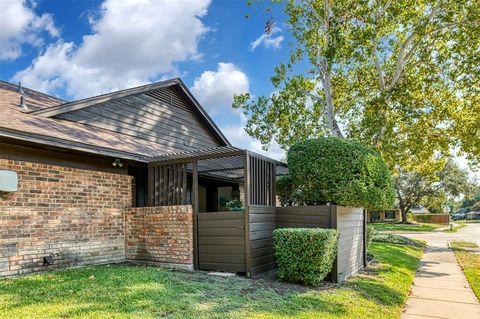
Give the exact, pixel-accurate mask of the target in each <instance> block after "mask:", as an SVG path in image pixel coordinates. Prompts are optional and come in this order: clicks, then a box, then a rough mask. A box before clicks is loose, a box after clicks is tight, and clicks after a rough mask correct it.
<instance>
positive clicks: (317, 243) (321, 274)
mask: <svg viewBox="0 0 480 319" xmlns="http://www.w3.org/2000/svg"><path fill="white" fill-rule="evenodd" d="M338 236H339V233H338V231H337V230H335V229H322V228H280V229H275V230H274V231H273V240H274V247H275V257H276V260H277V265H278V275H279V277H280V278H281V279H283V280H287V281H291V282H298V283H302V284H306V285H311V286H318V285H319V284H320V283H321V282H322V280H323V279H324V278H325V276H327V275H328V273H329V272H330V271H331V269H332V266H333V261H334V260H335V256H336V254H337V243H338Z"/></svg>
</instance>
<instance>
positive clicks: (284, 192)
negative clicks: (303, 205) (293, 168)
mask: <svg viewBox="0 0 480 319" xmlns="http://www.w3.org/2000/svg"><path fill="white" fill-rule="evenodd" d="M276 191H277V196H278V199H279V200H280V203H281V204H282V206H292V204H294V203H295V195H294V192H295V188H294V185H293V179H292V177H291V176H290V175H285V176H281V177H279V178H278V179H277V185H276Z"/></svg>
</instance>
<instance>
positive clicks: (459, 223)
mask: <svg viewBox="0 0 480 319" xmlns="http://www.w3.org/2000/svg"><path fill="white" fill-rule="evenodd" d="M455 224H456V225H455V226H453V227H452V228H448V229H445V230H444V231H443V232H444V233H456V232H457V231H458V230H459V229H462V228H463V227H465V226H466V225H467V224H466V222H465V221H455Z"/></svg>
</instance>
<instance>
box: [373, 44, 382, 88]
mask: <svg viewBox="0 0 480 319" xmlns="http://www.w3.org/2000/svg"><path fill="white" fill-rule="evenodd" d="M372 42H373V50H372V57H373V62H374V63H375V69H376V70H377V75H378V82H380V88H381V90H382V92H385V78H384V76H383V71H382V67H381V66H380V59H379V57H378V52H377V41H376V40H375V39H372Z"/></svg>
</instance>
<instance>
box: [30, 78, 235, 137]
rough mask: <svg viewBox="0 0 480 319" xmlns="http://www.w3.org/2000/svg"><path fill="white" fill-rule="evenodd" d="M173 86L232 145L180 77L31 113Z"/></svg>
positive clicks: (65, 109)
mask: <svg viewBox="0 0 480 319" xmlns="http://www.w3.org/2000/svg"><path fill="white" fill-rule="evenodd" d="M171 86H176V87H178V88H179V89H180V92H181V93H182V95H183V96H184V97H185V98H186V99H187V101H189V102H190V104H191V105H192V106H193V107H194V109H195V110H196V111H197V112H198V113H199V114H200V116H201V118H202V119H203V120H204V122H205V123H206V124H207V125H208V127H209V128H210V129H211V130H212V131H213V132H214V133H215V135H216V136H217V137H218V138H219V139H220V140H221V141H222V142H223V143H224V144H225V145H231V144H230V142H229V141H228V140H227V138H226V137H225V136H224V135H223V133H222V132H221V131H220V129H219V128H218V126H217V125H216V124H215V122H213V120H212V119H211V118H210V116H209V115H208V114H207V112H206V111H205V109H204V108H203V107H202V106H201V105H200V103H198V101H197V100H196V99H195V97H194V96H193V95H192V93H191V92H190V91H189V90H188V88H187V87H186V86H185V84H184V83H183V81H182V80H181V79H179V78H175V79H171V80H166V81H161V82H156V83H152V84H147V85H142V86H138V87H134V88H130V89H125V90H120V91H116V92H111V93H106V94H101V95H98V96H94V97H90V98H86V99H82V100H78V101H73V102H67V103H64V104H60V105H55V106H51V107H48V108H43V109H40V110H37V111H33V112H31V114H34V115H39V116H43V117H53V116H56V115H59V114H63V113H67V112H72V111H77V110H80V109H83V108H86V107H89V106H92V105H95V104H99V103H103V102H107V101H110V100H113V99H118V98H122V97H126V96H130V95H136V94H140V93H145V92H149V91H155V90H158V89H162V88H166V87H171Z"/></svg>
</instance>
